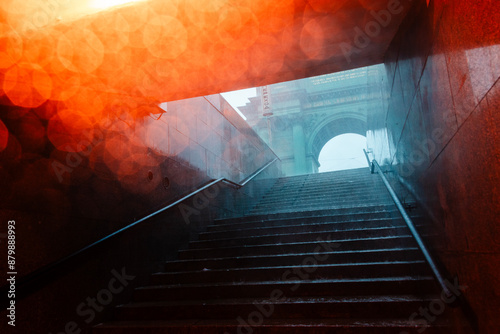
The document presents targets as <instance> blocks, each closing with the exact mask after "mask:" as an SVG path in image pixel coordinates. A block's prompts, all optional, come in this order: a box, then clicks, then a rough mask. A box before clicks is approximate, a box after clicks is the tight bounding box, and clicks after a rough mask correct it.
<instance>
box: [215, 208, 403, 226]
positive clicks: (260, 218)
mask: <svg viewBox="0 0 500 334" xmlns="http://www.w3.org/2000/svg"><path fill="white" fill-rule="evenodd" d="M394 210H395V207H394V204H384V205H358V206H353V207H346V208H334V209H320V210H296V211H295V212H283V213H270V214H259V215H249V216H244V217H231V218H223V219H216V220H214V225H225V224H235V223H245V222H264V221H269V220H277V219H294V218H308V217H323V216H338V215H351V214H359V213H363V214H366V213H374V212H381V211H394Z"/></svg>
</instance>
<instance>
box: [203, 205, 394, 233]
mask: <svg viewBox="0 0 500 334" xmlns="http://www.w3.org/2000/svg"><path fill="white" fill-rule="evenodd" d="M400 217H401V216H400V215H399V213H398V212H397V211H395V210H393V211H378V212H366V213H358V214H339V215H325V216H312V217H300V216H299V217H289V218H277V219H269V220H255V221H245V222H239V221H235V222H232V221H231V220H229V221H227V222H225V223H224V224H221V223H218V224H215V225H209V226H208V227H207V232H206V233H210V232H217V231H222V232H224V231H231V230H246V229H265V228H274V227H286V226H298V225H306V226H310V225H315V224H322V223H350V222H352V223H357V222H360V221H363V222H368V221H372V220H373V221H377V220H382V219H392V218H400Z"/></svg>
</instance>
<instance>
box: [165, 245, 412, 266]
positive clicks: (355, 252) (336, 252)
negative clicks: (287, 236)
mask: <svg viewBox="0 0 500 334" xmlns="http://www.w3.org/2000/svg"><path fill="white" fill-rule="evenodd" d="M415 250H419V248H417V247H406V248H402V247H398V248H380V249H362V250H346V251H340V250H339V251H332V252H323V253H317V252H309V253H304V252H300V253H287V254H276V255H272V256H270V255H250V256H230V257H214V258H210V260H211V261H218V260H229V259H241V260H243V259H259V258H269V257H272V258H277V257H285V256H286V257H289V256H297V257H299V256H311V255H315V254H321V255H329V254H330V255H333V254H358V253H371V252H374V253H376V252H399V251H415ZM203 260H206V259H186V260H175V261H168V262H166V264H170V263H177V262H182V263H192V262H200V261H203Z"/></svg>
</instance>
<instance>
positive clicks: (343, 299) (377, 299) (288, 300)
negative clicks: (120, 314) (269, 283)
mask: <svg viewBox="0 0 500 334" xmlns="http://www.w3.org/2000/svg"><path fill="white" fill-rule="evenodd" d="M436 299H439V295H418V296H417V295H386V296H377V295H375V296H340V297H286V296H283V297H282V298H281V299H272V300H271V299H269V298H231V299H205V300H176V301H143V302H133V303H129V304H124V305H118V307H119V308H146V307H163V306H166V307H168V306H178V305H183V306H190V305H203V306H206V305H255V304H274V305H278V304H280V305H281V304H300V305H305V304H319V303H322V304H344V303H402V302H422V301H429V302H430V301H432V300H436Z"/></svg>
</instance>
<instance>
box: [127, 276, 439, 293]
mask: <svg viewBox="0 0 500 334" xmlns="http://www.w3.org/2000/svg"><path fill="white" fill-rule="evenodd" d="M433 280H434V278H433V277H432V276H391V277H373V278H328V279H313V280H286V281H260V280H259V281H241V282H218V283H179V284H160V285H150V286H142V287H139V288H137V290H152V289H159V288H161V289H165V288H178V287H219V286H242V285H245V286H257V285H259V286H262V285H280V284H286V285H290V284H298V283H300V284H306V285H307V284H319V283H321V284H335V283H363V282H368V283H376V282H403V281H433Z"/></svg>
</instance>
